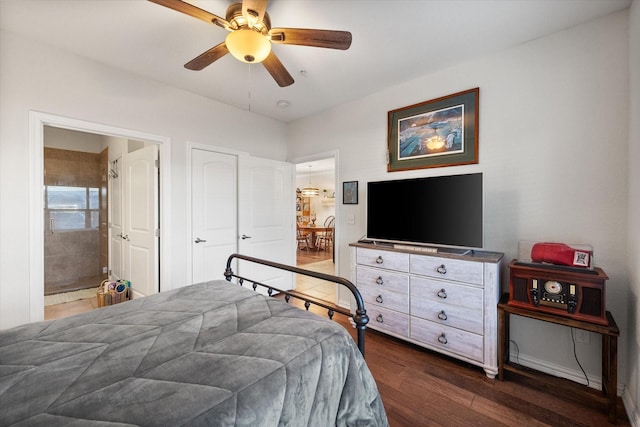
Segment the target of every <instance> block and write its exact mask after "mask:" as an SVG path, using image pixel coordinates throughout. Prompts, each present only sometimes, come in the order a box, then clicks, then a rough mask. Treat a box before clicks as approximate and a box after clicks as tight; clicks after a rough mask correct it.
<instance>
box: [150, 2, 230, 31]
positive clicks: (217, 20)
mask: <svg viewBox="0 0 640 427" xmlns="http://www.w3.org/2000/svg"><path fill="white" fill-rule="evenodd" d="M149 1H150V2H152V3H156V4H159V5H161V6H165V7H168V8H169V9H173V10H175V11H178V12H181V13H184V14H185V15H189V16H193V17H194V18H198V19H201V20H203V21H205V22H208V23H210V24H216V25H218V26H220V27H222V28H225V29H230V27H229V23H228V22H227V21H226V20H225V19H223V18H221V17H219V16H218V15H214V14H213V13H210V12H207V11H206V10H203V9H200V8H199V7H196V6H194V5H192V4H189V3H187V2H184V1H182V0H149Z"/></svg>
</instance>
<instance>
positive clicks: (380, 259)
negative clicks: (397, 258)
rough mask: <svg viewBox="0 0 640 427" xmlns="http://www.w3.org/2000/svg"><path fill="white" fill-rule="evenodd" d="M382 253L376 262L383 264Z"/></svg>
mask: <svg viewBox="0 0 640 427" xmlns="http://www.w3.org/2000/svg"><path fill="white" fill-rule="evenodd" d="M382 263H383V261H382V255H379V256H378V258H376V264H382Z"/></svg>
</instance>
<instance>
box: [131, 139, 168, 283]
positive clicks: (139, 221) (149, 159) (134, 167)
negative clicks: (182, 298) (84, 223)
mask: <svg viewBox="0 0 640 427" xmlns="http://www.w3.org/2000/svg"><path fill="white" fill-rule="evenodd" d="M157 160H158V147H157V146H156V145H155V144H151V145H148V146H146V147H144V148H141V149H139V150H136V151H133V152H131V153H128V154H127V155H126V156H125V158H124V169H125V179H124V180H123V182H124V206H123V208H124V232H123V254H124V268H123V273H124V278H125V279H128V280H130V281H131V286H132V287H133V290H134V291H136V292H139V293H141V294H143V295H150V294H153V293H156V292H158V291H159V283H158V276H159V269H158V265H159V263H158V259H159V253H158V252H159V251H158V247H159V241H158V236H156V232H157V230H158V167H157Z"/></svg>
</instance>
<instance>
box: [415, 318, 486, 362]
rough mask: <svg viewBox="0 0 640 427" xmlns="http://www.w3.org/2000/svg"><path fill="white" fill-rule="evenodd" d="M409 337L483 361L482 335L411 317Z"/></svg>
mask: <svg viewBox="0 0 640 427" xmlns="http://www.w3.org/2000/svg"><path fill="white" fill-rule="evenodd" d="M411 338H412V339H414V340H417V341H420V342H423V343H425V344H426V345H428V346H431V347H436V348H440V349H443V350H447V351H450V352H453V353H456V354H459V355H461V356H464V357H467V358H469V359H471V360H475V361H477V362H480V363H482V362H483V338H482V335H476V334H472V333H471V332H467V331H462V330H460V329H456V328H451V327H449V326H445V325H440V324H437V323H433V322H429V321H428V320H424V319H419V318H417V317H412V318H411Z"/></svg>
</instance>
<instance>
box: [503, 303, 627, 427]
mask: <svg viewBox="0 0 640 427" xmlns="http://www.w3.org/2000/svg"><path fill="white" fill-rule="evenodd" d="M507 301H509V294H508V293H505V294H504V295H502V298H501V299H500V302H499V303H498V379H500V380H504V371H505V370H507V371H513V372H518V373H523V372H525V370H526V369H527V368H524V367H522V366H519V365H516V364H513V363H509V316H510V315H511V314H516V315H518V316H524V317H529V318H531V319H537V320H542V321H544V322H550V323H555V324H557V325H563V326H568V327H571V328H578V329H583V330H585V331H589V332H594V333H597V334H600V335H602V394H598V393H594V392H593V390H591V389H589V388H588V387H586V386H583V385H580V384H576V383H572V384H571V385H572V386H573V387H571V388H572V391H573V392H574V393H577V394H578V395H580V396H583V397H587V398H590V399H595V400H597V401H599V402H601V403H604V404H605V405H606V406H607V407H608V412H609V422H610V423H613V424H615V423H616V418H617V415H618V414H617V409H616V408H617V405H616V404H617V388H618V336H620V330H619V329H618V325H617V324H616V321H615V320H614V319H613V316H612V315H611V313H610V312H609V311H607V312H606V316H607V320H608V324H607V325H599V324H596V323H591V322H586V321H581V320H575V319H571V318H567V317H562V316H558V315H555V314H549V313H543V312H539V311H533V310H529V309H526V308H520V307H512V306H510V305H508V304H507ZM566 384H567V383H566V382H564V381H562V382H561V381H559V382H558V384H557V386H558V387H561V388H563V389H567V387H566Z"/></svg>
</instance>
